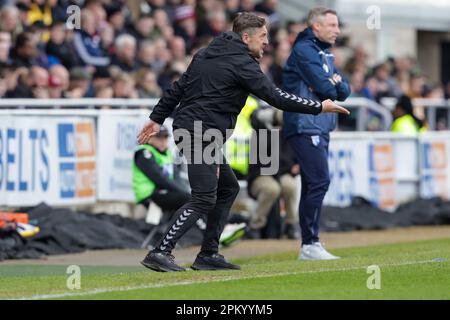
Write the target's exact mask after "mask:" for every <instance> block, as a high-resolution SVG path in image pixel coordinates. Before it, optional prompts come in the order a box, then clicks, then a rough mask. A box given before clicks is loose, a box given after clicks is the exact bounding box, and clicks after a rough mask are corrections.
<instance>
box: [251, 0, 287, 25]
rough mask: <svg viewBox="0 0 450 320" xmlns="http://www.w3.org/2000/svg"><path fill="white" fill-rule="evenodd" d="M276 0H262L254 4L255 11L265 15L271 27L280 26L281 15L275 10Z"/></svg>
mask: <svg viewBox="0 0 450 320" xmlns="http://www.w3.org/2000/svg"><path fill="white" fill-rule="evenodd" d="M277 6H278V0H262V1H261V2H260V3H258V4H257V5H256V6H255V11H256V12H261V13H264V14H266V15H267V18H268V20H269V24H270V26H271V28H274V29H277V28H279V27H280V23H281V17H280V14H279V13H278V12H277Z"/></svg>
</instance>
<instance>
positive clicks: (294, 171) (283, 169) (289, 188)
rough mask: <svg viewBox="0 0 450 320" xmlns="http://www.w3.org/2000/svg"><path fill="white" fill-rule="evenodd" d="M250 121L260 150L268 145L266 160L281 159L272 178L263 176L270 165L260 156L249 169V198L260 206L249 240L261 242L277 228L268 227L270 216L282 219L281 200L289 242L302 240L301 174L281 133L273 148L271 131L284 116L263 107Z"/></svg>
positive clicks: (256, 211) (254, 216)
mask: <svg viewBox="0 0 450 320" xmlns="http://www.w3.org/2000/svg"><path fill="white" fill-rule="evenodd" d="M251 121H252V127H253V128H254V129H255V130H256V137H257V139H258V141H259V148H261V144H260V143H261V141H265V146H264V150H267V156H268V157H274V156H277V155H279V159H280V163H279V170H278V172H277V173H276V174H275V175H273V176H268V175H262V169H263V168H264V167H269V166H270V165H271V164H263V163H262V161H261V159H260V157H259V155H258V161H257V163H256V164H255V163H250V165H249V170H248V179H247V180H248V184H247V188H248V191H249V195H250V196H251V197H253V198H255V199H256V201H257V205H256V209H255V211H254V213H253V215H252V217H251V220H250V230H249V233H248V236H249V238H260V237H261V236H264V235H263V234H262V231H263V229H264V228H266V229H267V228H274V226H268V225H267V221H268V217H269V215H279V199H280V198H282V199H283V200H284V204H285V208H286V218H285V227H284V232H285V233H286V235H287V236H288V238H290V239H299V238H300V232H299V224H298V211H297V209H296V198H297V193H298V192H297V183H296V181H295V176H297V175H298V174H299V172H300V170H299V166H298V164H297V161H296V160H295V155H294V153H293V151H292V150H291V148H290V146H289V144H288V143H287V142H286V141H285V140H284V139H283V137H282V134H281V133H280V136H279V140H278V141H276V142H277V144H278V146H274V145H272V139H271V136H270V133H271V130H272V129H275V128H277V127H278V128H279V127H280V125H281V122H282V112H279V111H278V110H276V109H274V108H272V107H266V108H264V107H260V108H258V109H256V110H255V111H254V112H253V114H252V117H251ZM260 129H266V131H260ZM263 135H264V136H263ZM253 145H254V144H253ZM259 148H258V151H259ZM273 150H276V153H275V154H273ZM250 152H252V151H250ZM253 152H254V151H253ZM279 232H281V230H278V232H276V231H272V232H271V233H272V234H274V235H278V234H279Z"/></svg>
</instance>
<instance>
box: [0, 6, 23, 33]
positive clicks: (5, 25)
mask: <svg viewBox="0 0 450 320" xmlns="http://www.w3.org/2000/svg"><path fill="white" fill-rule="evenodd" d="M0 30H1V31H4V32H8V33H9V34H10V35H11V38H12V39H13V40H14V39H15V38H16V37H17V35H19V34H20V33H22V31H23V26H22V24H21V22H20V16H19V9H18V8H17V7H14V6H13V5H6V6H4V7H2V8H1V10H0Z"/></svg>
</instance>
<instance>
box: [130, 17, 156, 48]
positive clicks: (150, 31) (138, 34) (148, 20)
mask: <svg viewBox="0 0 450 320" xmlns="http://www.w3.org/2000/svg"><path fill="white" fill-rule="evenodd" d="M154 27H155V21H154V20H153V18H152V17H151V16H150V15H142V16H140V17H139V18H138V19H137V21H136V23H135V24H134V25H133V28H132V30H130V33H131V34H132V35H133V36H134V37H135V38H136V39H137V41H138V42H141V41H148V40H154Z"/></svg>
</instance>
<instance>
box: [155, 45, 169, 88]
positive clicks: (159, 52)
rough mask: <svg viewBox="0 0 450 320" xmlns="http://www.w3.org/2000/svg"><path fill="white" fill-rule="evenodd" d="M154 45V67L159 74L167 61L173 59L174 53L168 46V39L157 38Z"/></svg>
mask: <svg viewBox="0 0 450 320" xmlns="http://www.w3.org/2000/svg"><path fill="white" fill-rule="evenodd" d="M154 46H155V61H154V63H153V65H152V69H153V71H155V72H156V74H158V75H159V74H160V72H161V71H162V69H163V68H165V67H166V65H167V63H169V62H170V60H171V59H172V53H171V52H170V50H169V49H168V48H167V41H166V40H164V39H162V38H159V39H157V40H155V42H154ZM163 90H164V89H163Z"/></svg>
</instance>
